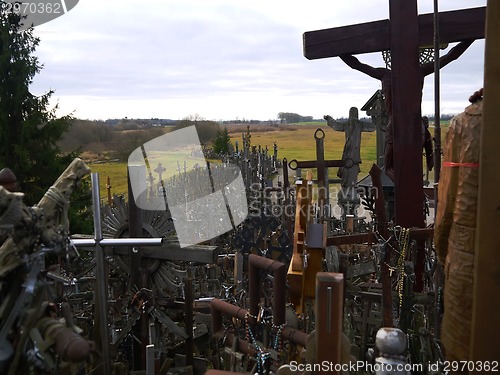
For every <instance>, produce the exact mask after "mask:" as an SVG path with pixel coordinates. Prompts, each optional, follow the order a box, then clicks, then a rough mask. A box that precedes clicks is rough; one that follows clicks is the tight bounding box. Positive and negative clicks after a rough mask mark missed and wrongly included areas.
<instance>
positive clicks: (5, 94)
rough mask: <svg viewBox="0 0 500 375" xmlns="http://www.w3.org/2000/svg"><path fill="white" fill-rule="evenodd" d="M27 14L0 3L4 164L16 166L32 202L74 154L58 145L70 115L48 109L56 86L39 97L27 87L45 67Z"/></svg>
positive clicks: (27, 198)
mask: <svg viewBox="0 0 500 375" xmlns="http://www.w3.org/2000/svg"><path fill="white" fill-rule="evenodd" d="M23 19H24V17H23V16H20V15H17V14H15V13H7V12H6V11H5V7H0V144H1V145H2V147H1V148H0V168H3V167H9V168H10V169H12V170H13V171H14V173H15V174H16V176H17V179H18V181H19V183H20V186H21V191H23V192H24V193H25V203H26V204H29V205H32V204H34V203H36V202H38V200H39V199H40V198H41V197H42V195H43V194H44V193H45V191H46V190H47V189H48V187H50V186H51V184H52V183H53V182H54V181H55V180H56V179H57V177H58V176H59V175H60V173H61V172H62V171H63V170H64V169H65V167H66V166H67V165H68V164H69V162H70V161H71V159H72V158H73V156H74V155H66V156H63V155H61V153H60V150H59V148H58V146H57V142H58V141H59V140H61V138H62V136H63V134H64V132H65V131H66V130H67V129H68V127H69V124H70V121H71V120H72V118H71V116H65V117H62V118H56V115H55V110H56V108H57V107H56V108H53V109H49V108H48V105H49V99H50V97H51V95H52V94H53V91H49V92H47V93H45V94H43V95H41V96H35V95H33V94H31V92H30V91H29V86H30V85H31V83H32V82H33V78H34V76H35V75H36V74H37V73H39V72H40V70H41V68H42V66H41V65H40V63H39V62H38V59H37V57H36V56H34V55H33V53H34V51H35V49H36V47H37V46H38V44H39V42H40V40H39V39H38V38H36V37H35V36H34V35H33V28H32V27H31V28H28V29H26V30H22V29H21V25H22V22H23Z"/></svg>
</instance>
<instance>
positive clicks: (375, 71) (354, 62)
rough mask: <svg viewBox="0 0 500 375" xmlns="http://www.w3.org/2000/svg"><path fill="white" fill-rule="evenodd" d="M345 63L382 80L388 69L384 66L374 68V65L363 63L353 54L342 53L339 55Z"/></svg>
mask: <svg viewBox="0 0 500 375" xmlns="http://www.w3.org/2000/svg"><path fill="white" fill-rule="evenodd" d="M339 57H340V58H341V59H342V61H343V62H344V63H346V64H347V66H349V67H350V68H352V69H355V70H359V71H360V72H361V73H365V74H366V75H369V76H370V77H372V78H375V79H378V80H381V79H382V77H383V76H384V74H385V73H386V69H384V68H374V67H373V66H370V65H367V64H363V63H362V62H360V61H359V60H358V59H357V58H356V57H354V56H353V55H345V54H344V55H340V56H339Z"/></svg>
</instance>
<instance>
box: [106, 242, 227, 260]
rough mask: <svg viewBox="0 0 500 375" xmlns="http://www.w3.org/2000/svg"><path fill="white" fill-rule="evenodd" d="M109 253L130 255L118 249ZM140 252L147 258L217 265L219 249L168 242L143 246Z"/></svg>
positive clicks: (110, 250) (124, 250)
mask: <svg viewBox="0 0 500 375" xmlns="http://www.w3.org/2000/svg"><path fill="white" fill-rule="evenodd" d="M107 251H109V254H117V255H128V251H127V250H126V249H123V248H118V247H116V248H112V249H109V250H107ZM140 252H141V255H142V256H143V257H145V258H154V259H166V260H179V261H185V262H197V263H205V264H215V263H217V257H218V255H219V248H218V247H217V246H204V245H193V246H188V247H184V248H181V247H180V246H179V243H177V242H171V243H169V242H167V243H165V244H163V245H161V246H142V247H141V248H140Z"/></svg>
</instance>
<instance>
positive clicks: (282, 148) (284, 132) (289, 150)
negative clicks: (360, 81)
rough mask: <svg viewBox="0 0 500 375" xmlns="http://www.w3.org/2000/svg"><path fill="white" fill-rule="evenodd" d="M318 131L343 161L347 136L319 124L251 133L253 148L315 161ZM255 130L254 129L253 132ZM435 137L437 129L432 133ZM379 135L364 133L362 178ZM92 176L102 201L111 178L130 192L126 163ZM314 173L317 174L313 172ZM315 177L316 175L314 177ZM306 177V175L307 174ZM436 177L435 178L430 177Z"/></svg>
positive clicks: (236, 136) (96, 168) (100, 168)
mask: <svg viewBox="0 0 500 375" xmlns="http://www.w3.org/2000/svg"><path fill="white" fill-rule="evenodd" d="M317 128H321V129H322V130H323V131H324V132H325V140H324V146H325V159H326V160H331V159H341V158H342V150H343V148H344V143H345V136H344V133H343V132H336V131H334V130H332V129H331V128H329V127H328V126H326V125H325V124H323V125H322V124H321V123H319V126H318V125H312V124H308V125H300V126H294V127H287V128H286V129H280V128H276V129H277V130H272V131H255V132H252V131H251V144H252V145H256V146H258V145H260V146H261V147H264V148H265V147H266V146H267V147H268V149H269V153H272V152H273V151H272V150H273V144H274V143H276V144H277V145H278V157H279V158H280V159H283V158H287V160H288V161H290V160H293V159H297V160H299V161H300V160H315V159H316V141H315V139H314V132H315V131H316V129H317ZM250 130H251V129H250ZM431 133H433V129H431ZM445 133H446V126H443V129H442V137H443V140H444V136H445ZM230 135H231V141H232V143H233V144H235V142H236V141H238V144H239V147H240V148H241V145H242V139H241V132H239V131H236V132H233V133H230ZM375 137H376V134H375V132H371V133H363V134H362V138H361V160H362V163H361V166H360V167H361V173H360V178H362V177H363V176H365V175H367V174H368V171H369V170H370V168H371V166H372V164H373V163H374V162H375V159H376V139H375ZM89 166H90V168H91V169H92V172H98V173H99V176H100V191H101V197H105V196H106V194H107V193H106V180H107V177H108V176H109V178H110V182H111V191H112V193H113V194H124V193H126V191H127V180H126V173H127V166H126V163H125V162H123V163H104V164H90V165H89ZM313 172H314V171H313ZM313 174H315V173H313ZM303 175H305V171H303ZM335 175H336V171H332V173H330V178H334V177H335ZM430 177H432V175H431V176H430Z"/></svg>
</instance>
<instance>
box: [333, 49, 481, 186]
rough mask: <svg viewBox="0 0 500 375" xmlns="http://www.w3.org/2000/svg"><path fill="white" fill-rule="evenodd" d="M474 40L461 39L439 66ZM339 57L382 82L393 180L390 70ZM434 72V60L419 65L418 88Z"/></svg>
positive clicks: (387, 153) (388, 166)
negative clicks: (387, 119)
mask: <svg viewBox="0 0 500 375" xmlns="http://www.w3.org/2000/svg"><path fill="white" fill-rule="evenodd" d="M473 41H474V40H466V41H462V42H460V43H459V44H457V45H456V46H455V47H453V48H452V49H451V50H450V51H449V52H448V53H447V54H445V55H444V56H442V57H441V58H440V59H439V66H440V67H444V66H446V65H448V64H449V63H450V62H452V61H454V60H456V59H458V58H459V57H460V56H461V55H462V54H463V53H464V52H465V51H466V50H467V48H469V46H470V45H471V44H472V42H473ZM340 58H341V59H342V61H344V63H346V64H347V65H348V66H349V67H351V68H352V69H356V70H359V71H360V72H362V73H365V74H367V75H369V76H370V77H372V78H375V79H378V80H379V81H381V83H382V92H383V94H384V97H385V105H386V112H387V114H388V117H389V122H388V124H387V131H386V133H385V158H384V167H385V173H386V174H387V176H389V177H390V178H391V179H392V180H393V181H394V156H393V126H394V125H393V121H392V99H393V98H392V87H391V84H392V71H391V69H388V68H374V67H372V66H370V65H367V64H363V63H361V62H360V61H359V60H358V59H357V58H356V57H354V56H352V55H340ZM431 73H434V62H428V63H425V64H422V65H421V66H420V89H421V90H422V89H423V87H424V78H425V77H426V76H428V75H429V74H431Z"/></svg>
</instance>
